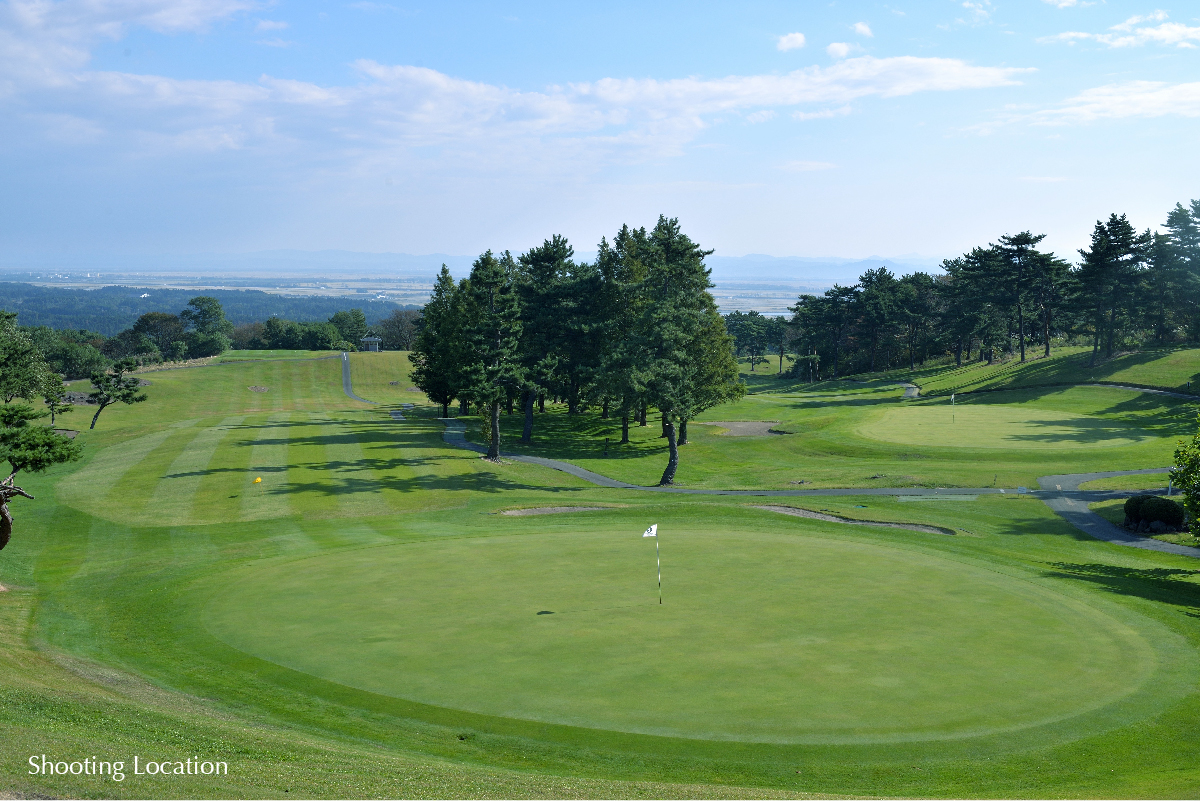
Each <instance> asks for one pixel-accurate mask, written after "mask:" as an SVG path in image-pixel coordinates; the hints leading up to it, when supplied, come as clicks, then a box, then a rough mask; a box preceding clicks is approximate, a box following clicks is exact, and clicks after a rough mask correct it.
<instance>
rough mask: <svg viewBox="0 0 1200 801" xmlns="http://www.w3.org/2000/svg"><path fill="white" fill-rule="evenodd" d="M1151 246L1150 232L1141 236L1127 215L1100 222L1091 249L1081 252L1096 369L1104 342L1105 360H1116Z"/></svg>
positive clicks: (1093, 235) (1083, 281) (1082, 278)
mask: <svg viewBox="0 0 1200 801" xmlns="http://www.w3.org/2000/svg"><path fill="white" fill-rule="evenodd" d="M1150 242H1151V235H1150V232H1149V231H1146V232H1145V233H1144V234H1138V232H1137V231H1136V230H1135V229H1134V227H1133V226H1132V225H1131V224H1130V222H1129V220H1128V219H1127V218H1126V217H1125V215H1124V214H1122V215H1121V216H1120V217H1118V216H1117V215H1116V214H1112V215H1110V216H1109V218H1108V222H1101V221H1097V222H1096V227H1095V228H1094V229H1093V230H1092V240H1091V245H1090V247H1089V248H1088V249H1087V250H1080V251H1079V255H1080V256H1081V257H1082V262H1081V264H1080V267H1079V271H1078V273H1077V276H1078V278H1079V281H1080V284H1081V288H1082V290H1083V296H1084V299H1085V301H1086V302H1087V304H1088V306H1089V307H1090V311H1091V316H1092V324H1093V326H1094V339H1093V341H1092V360H1091V366H1093V367H1094V366H1095V364H1096V358H1097V356H1098V355H1099V353H1100V343H1101V340H1102V339H1103V340H1104V342H1105V357H1106V358H1112V355H1113V349H1114V347H1115V342H1116V335H1117V328H1118V326H1119V324H1120V323H1121V318H1120V317H1119V315H1123V314H1126V313H1127V312H1128V311H1129V309H1130V306H1131V304H1132V303H1133V302H1134V300H1135V297H1136V295H1135V291H1136V288H1137V285H1138V283H1139V282H1140V280H1141V278H1142V275H1141V272H1142V270H1143V268H1144V263H1145V261H1146V258H1147V256H1148V255H1149V254H1148V251H1149V247H1150Z"/></svg>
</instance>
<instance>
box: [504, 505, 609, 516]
mask: <svg viewBox="0 0 1200 801" xmlns="http://www.w3.org/2000/svg"><path fill="white" fill-rule="evenodd" d="M611 508H612V507H611V506H539V507H537V508H535V509H508V510H506V511H503V512H501V513H500V514H502V515H512V516H513V517H524V516H526V515H561V514H565V513H567V512H602V511H604V510H605V509H611Z"/></svg>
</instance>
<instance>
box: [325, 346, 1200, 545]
mask: <svg viewBox="0 0 1200 801" xmlns="http://www.w3.org/2000/svg"><path fill="white" fill-rule="evenodd" d="M1100 386H1113V385H1111V384H1104V385H1100ZM1125 388H1126V387H1122V389H1125ZM1127 388H1128V389H1136V390H1138V391H1142V392H1155V393H1157V394H1164V395H1176V393H1171V392H1165V391H1163V390H1143V389H1141V388H1139V387H1127ZM342 389H344V390H345V392H346V394H347V395H349V396H350V397H351V398H354V399H355V400H359V401H363V402H364V403H376V402H375V401H369V400H367V399H365V398H360V397H358V396H357V395H355V394H354V391H353V389H352V388H351V384H350V357H349V355H348V354H345V353H343V354H342ZM905 392H906V394H907V389H906V391H905ZM1176 397H1179V396H1178V395H1176ZM439 419H440V420H441V421H442V422H443V423H445V425H446V430H445V431H444V432H443V433H442V440H443V441H444V442H445V443H446V444H447V445H452V446H454V447H456V448H463V449H465V450H469V451H474V452H476V453H487V448H485V447H483V446H482V445H476V444H475V443H473V442H468V441H467V438H466V432H467V427H466V424H465V423H463V422H462V421H461V420H458V419H455V418H439ZM500 455H501V456H503V457H504V458H505V459H511V460H513V461H515V462H525V463H526V464H536V465H541V466H542V467H549V468H550V469H552V470H559V471H562V472H564V473H569V474H570V475H573V476H575V477H577V478H581V479H583V480H584V481H587V482H589V483H591V484H595V485H596V486H598V487H609V488H611V489H627V490H641V491H643V492H665V493H672V494H678V495H734V496H749V497H758V498H805V497H821V496H826V497H829V496H839V495H893V496H895V495H1001V494H1004V493H1005V490H1003V489H997V488H996V487H975V488H962V487H947V488H937V489H933V490H929V489H925V488H921V487H894V488H887V487H865V488H857V489H811V490H713V489H686V488H683V487H643V486H641V485H638V484H629V483H627V482H624V481H618V480H616V479H614V478H609V477H608V476H602V475H600V474H599V473H594V472H592V471H591V470H585V469H584V468H582V467H579V466H578V465H574V464H571V463H570V462H564V461H562V460H560V459H546V458H543V457H541V456H523V455H520V454H515V453H504V452H503V451H501V453H500ZM1168 472H1170V468H1167V467H1158V468H1150V469H1146V470H1112V471H1108V472H1103V473H1070V474H1065V475H1056V476H1042V477H1041V478H1039V479H1038V486H1039V487H1041V489H1040V491H1037V492H1034V493H1032V494H1034V495H1037V496H1038V497H1039V498H1040V499H1041V500H1042V501H1043V502H1044V503H1045V504H1046V505H1047V506H1049V507H1050V508H1051V509H1053V510H1054V511H1055V512H1056V513H1057V514H1058V515H1059V516H1060V517H1062V518H1063V519H1064V520H1066V521H1067V522H1068V523H1070V524H1071V525H1072V526H1074V527H1075V528H1077V529H1079V530H1080V531H1082V532H1083V533H1084V534H1087V535H1088V536H1089V537H1092V538H1094V539H1098V540H1102V541H1104V542H1111V543H1114V544H1116V545H1126V546H1128V547H1130V548H1141V549H1143V550H1147V551H1158V552H1159V553H1169V554H1175V555H1176V556H1190V557H1193V558H1200V548H1189V547H1188V546H1186V545H1175V544H1174V543H1170V542H1162V541H1161V540H1155V539H1150V538H1149V537H1139V536H1137V535H1136V534H1132V533H1130V532H1128V531H1125V530H1124V529H1123V528H1121V527H1120V526H1116V525H1114V524H1112V523H1110V522H1108V521H1107V520H1105V519H1104V518H1103V517H1101V516H1100V515H1098V514H1096V513H1095V512H1093V511H1091V510H1090V509H1088V504H1089V503H1095V502H1097V501H1103V500H1108V499H1109V498H1124V497H1128V496H1130V495H1134V494H1136V493H1135V492H1129V491H1119V490H1081V489H1079V485H1080V484H1083V483H1084V482H1087V481H1093V480H1095V479H1098V478H1113V477H1116V476H1132V475H1144V474H1149V473H1168Z"/></svg>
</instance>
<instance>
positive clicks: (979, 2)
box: [962, 0, 992, 23]
mask: <svg viewBox="0 0 1200 801" xmlns="http://www.w3.org/2000/svg"><path fill="white" fill-rule="evenodd" d="M991 6H992V4H991V2H990V0H963V3H962V7H963V8H965V9H966V10H967V11H970V12H971V15H972V20H971V21H972V22H976V23H978V22H983V21H984V20H986V19H988V18H989V17H990V16H991V15H992V12H991Z"/></svg>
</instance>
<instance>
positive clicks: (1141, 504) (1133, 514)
mask: <svg viewBox="0 0 1200 801" xmlns="http://www.w3.org/2000/svg"><path fill="white" fill-rule="evenodd" d="M1125 516H1126V517H1127V518H1129V520H1130V522H1132V523H1140V522H1141V521H1143V520H1144V521H1146V522H1147V523H1153V522H1154V521H1155V520H1159V521H1162V523H1163V524H1165V525H1168V526H1174V527H1175V528H1179V527H1180V526H1182V525H1183V516H1184V515H1183V507H1182V506H1180V505H1179V504H1178V503H1176V502H1175V501H1173V500H1171V499H1170V498H1159V497H1156V496H1154V495H1135V496H1133V497H1132V498H1130V499H1129V500H1127V501H1125Z"/></svg>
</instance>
